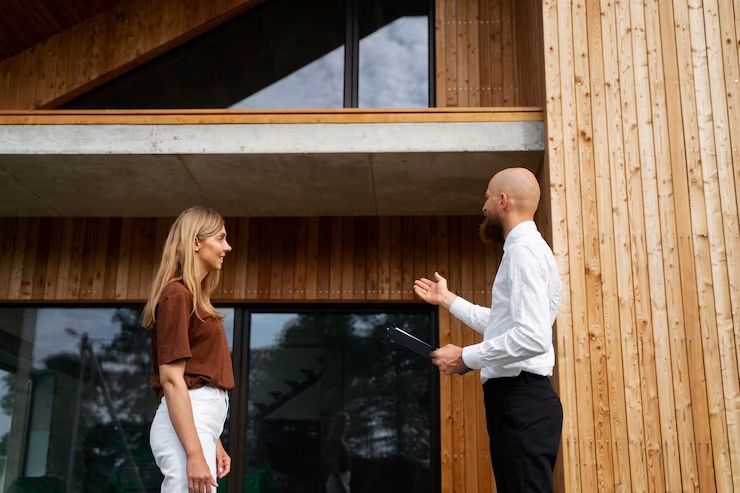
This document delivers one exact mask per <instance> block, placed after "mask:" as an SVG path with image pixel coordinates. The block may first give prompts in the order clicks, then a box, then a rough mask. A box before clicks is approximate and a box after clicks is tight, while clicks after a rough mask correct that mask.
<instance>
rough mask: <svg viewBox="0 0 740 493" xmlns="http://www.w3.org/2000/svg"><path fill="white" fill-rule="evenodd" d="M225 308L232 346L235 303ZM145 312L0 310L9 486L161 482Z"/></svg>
mask: <svg viewBox="0 0 740 493" xmlns="http://www.w3.org/2000/svg"><path fill="white" fill-rule="evenodd" d="M220 311H221V312H222V313H224V314H226V315H227V319H226V320H225V321H224V322H225V323H224V325H225V327H226V329H227V330H226V332H227V336H228V340H229V343H230V345H231V341H232V340H233V321H234V316H233V309H223V308H221V309H220ZM140 320H141V311H140V310H139V309H138V308H136V309H134V308H93V309H87V308H85V309H83V308H79V309H78V308H42V309H20V308H16V309H14V308H9V309H0V340H2V341H3V345H2V350H0V362H2V365H3V366H2V367H1V368H2V371H1V372H0V379H2V385H0V408H1V409H2V411H1V413H2V414H0V457H2V456H4V459H2V458H0V465H2V464H3V462H4V463H5V478H4V480H3V482H2V483H0V487H2V491H45V492H50V493H51V492H55V491H70V492H71V491H76V492H109V491H137V492H146V491H151V492H154V491H159V487H160V483H161V474H160V472H159V469H158V468H157V466H156V464H155V463H154V459H153V457H152V455H151V451H150V449H149V426H150V424H151V419H152V417H153V415H154V411H155V410H156V406H157V399H156V396H155V395H154V393H153V392H152V391H151V387H150V383H149V368H150V367H149V358H150V355H149V351H150V349H149V344H150V339H149V332H148V330H147V329H144V328H143V327H141V325H140ZM5 342H8V344H6V343H5ZM225 445H226V446H227V443H225ZM1 471H2V469H0V472H1ZM221 491H223V490H221Z"/></svg>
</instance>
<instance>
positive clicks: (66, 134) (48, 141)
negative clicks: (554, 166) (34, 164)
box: [0, 121, 545, 164]
mask: <svg viewBox="0 0 740 493" xmlns="http://www.w3.org/2000/svg"><path fill="white" fill-rule="evenodd" d="M544 142H545V137H544V124H543V123H542V122H536V121H525V122H465V123H449V122H445V123H348V124H321V123H311V124H228V125H208V124H205V125H0V164H2V155H3V154H5V155H49V154H54V155H64V154H73V155H96V154H98V155H111V154H119V155H131V154H146V155H157V154H167V155H173V154H179V155H188V154H196V155H203V154H323V153H330V154H353V153H404V152H412V153H416V152H422V153H424V152H446V153H447V152H508V151H513V152H521V151H544Z"/></svg>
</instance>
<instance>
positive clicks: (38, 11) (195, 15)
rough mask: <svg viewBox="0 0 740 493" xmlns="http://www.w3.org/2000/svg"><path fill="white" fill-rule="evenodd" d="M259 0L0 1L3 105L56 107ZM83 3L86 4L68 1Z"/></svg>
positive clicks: (0, 100) (0, 91)
mask: <svg viewBox="0 0 740 493" xmlns="http://www.w3.org/2000/svg"><path fill="white" fill-rule="evenodd" d="M261 1H262V0H212V1H208V2H204V1H201V0H158V1H156V2H153V1H151V0H123V1H121V2H114V1H113V0H107V1H106V0H96V1H94V2H91V3H89V4H88V2H72V1H71V0H33V1H32V2H31V3H30V4H29V3H28V2H26V3H25V4H23V5H21V4H20V2H13V1H11V2H9V3H8V4H6V3H5V2H0V19H3V20H2V21H0V32H5V34H2V36H0V60H2V61H0V110H19V109H24V110H27V109H38V108H54V107H56V106H58V105H60V104H62V103H64V102H66V101H69V100H71V99H74V98H75V97H77V96H79V95H80V94H83V93H85V92H87V91H89V90H91V89H93V88H95V87H97V86H99V85H101V84H103V83H105V82H107V81H109V80H111V79H114V78H115V77H117V76H119V75H121V74H123V73H124V72H126V71H128V70H130V69H132V68H134V67H136V66H138V65H141V64H143V63H145V62H147V61H149V60H151V59H153V58H154V57H156V56H158V55H160V54H162V53H164V52H166V51H168V50H170V49H172V48H174V47H175V46H177V45H180V44H182V43H184V42H186V41H188V40H190V39H193V38H194V37H196V36H198V35H199V34H202V33H204V32H206V31H208V30H209V29H212V28H213V27H215V26H216V25H218V24H221V23H223V22H225V21H227V20H229V19H231V18H233V17H235V16H236V15H238V14H240V13H242V12H244V11H246V10H247V9H249V8H251V7H253V6H254V5H256V4H258V3H260V2H261ZM80 3H86V4H88V5H87V6H86V7H85V9H81V8H76V9H74V8H73V7H70V5H73V4H75V5H76V4H80ZM68 4H69V5H68ZM106 7H107V8H106ZM95 9H97V10H98V11H97V13H96V14H95V15H93V16H92V17H88V18H87V19H85V20H82V19H83V18H84V17H85V15H86V14H90V13H92V12H95ZM101 9H104V10H101ZM62 12H65V13H64V14H62ZM69 12H72V13H71V14H70V13H69ZM2 14H5V15H2ZM75 21H77V23H76V24H75V23H74V22H75ZM5 24H8V25H5ZM9 24H14V25H15V27H14V28H13V29H12V30H11V29H10V28H9ZM25 30H28V32H27V33H24V31H25ZM54 32H56V34H52V33H54ZM21 34H22V35H23V37H20V36H21ZM49 36H50V37H49ZM42 39H45V40H44V41H41V40H42ZM34 43H35V44H34ZM31 45H33V46H31ZM22 46H29V47H28V48H26V49H24V50H23V51H20V52H18V53H15V54H14V55H12V56H10V57H9V58H6V59H3V56H2V54H3V50H5V51H4V53H6V54H7V53H11V52H13V51H14V50H16V49H17V48H18V47H22Z"/></svg>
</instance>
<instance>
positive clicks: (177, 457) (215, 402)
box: [149, 387, 229, 493]
mask: <svg viewBox="0 0 740 493" xmlns="http://www.w3.org/2000/svg"><path fill="white" fill-rule="evenodd" d="M188 394H189V395H190V404H191V406H192V408H193V421H195V429H196V431H197V432H198V438H200V445H201V447H203V454H204V455H205V458H206V462H207V463H208V467H209V468H210V469H211V474H212V475H213V479H214V480H217V479H218V477H217V476H216V442H217V441H218V438H219V437H220V436H221V433H222V432H223V429H224V423H225V422H226V414H227V412H228V410H229V395H228V393H227V392H226V391H225V390H221V389H217V388H215V387H201V388H199V389H190V390H188ZM149 446H150V447H151V449H152V454H154V460H155V461H156V462H157V466H158V467H159V470H160V471H162V474H163V475H164V481H162V488H161V490H160V491H161V492H162V493H187V492H188V472H187V467H188V462H187V457H186V455H185V449H183V448H182V444H181V443H180V439H179V438H178V437H177V432H176V431H175V428H174V427H173V426H172V421H170V413H169V410H168V409H167V401H166V399H165V398H164V397H162V399H161V401H160V403H159V407H158V408H157V413H156V414H155V415H154V421H153V422H152V427H151V429H150V430H149ZM212 488H213V491H216V487H215V486H213V487H212Z"/></svg>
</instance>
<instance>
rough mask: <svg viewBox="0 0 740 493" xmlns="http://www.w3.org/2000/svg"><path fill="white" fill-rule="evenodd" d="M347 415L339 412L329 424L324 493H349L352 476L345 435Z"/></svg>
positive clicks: (348, 423) (347, 421)
mask: <svg viewBox="0 0 740 493" xmlns="http://www.w3.org/2000/svg"><path fill="white" fill-rule="evenodd" d="M349 427H350V419H349V414H347V413H345V412H339V413H337V415H336V416H334V419H333V420H332V423H331V428H330V429H329V439H328V443H327V448H328V454H327V456H328V457H327V458H328V468H327V469H328V471H327V472H328V477H327V478H326V484H325V485H324V486H325V491H326V493H349V492H350V487H349V482H350V477H351V475H352V464H351V459H350V454H349V447H348V446H347V433H348V432H349Z"/></svg>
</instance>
